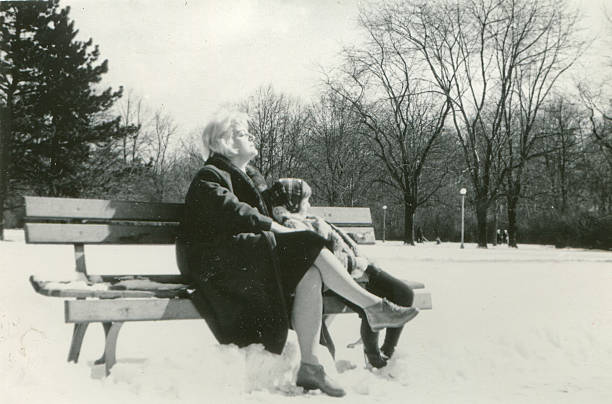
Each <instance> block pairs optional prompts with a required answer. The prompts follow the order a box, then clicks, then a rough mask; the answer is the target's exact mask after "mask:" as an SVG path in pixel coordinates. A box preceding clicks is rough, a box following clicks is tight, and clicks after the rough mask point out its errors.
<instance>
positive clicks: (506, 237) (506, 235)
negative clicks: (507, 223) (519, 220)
mask: <svg viewBox="0 0 612 404" xmlns="http://www.w3.org/2000/svg"><path fill="white" fill-rule="evenodd" d="M502 243H504V244H508V230H506V229H504V232H503V234H502Z"/></svg>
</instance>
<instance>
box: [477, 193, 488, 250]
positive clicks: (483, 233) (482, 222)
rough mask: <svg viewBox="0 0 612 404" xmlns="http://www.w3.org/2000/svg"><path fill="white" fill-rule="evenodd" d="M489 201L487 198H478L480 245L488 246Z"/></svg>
mask: <svg viewBox="0 0 612 404" xmlns="http://www.w3.org/2000/svg"><path fill="white" fill-rule="evenodd" d="M488 210H489V203H488V201H487V200H486V198H477V199H476V221H477V222H478V247H482V248H487V211H488Z"/></svg>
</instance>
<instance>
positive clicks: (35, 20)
mask: <svg viewBox="0 0 612 404" xmlns="http://www.w3.org/2000/svg"><path fill="white" fill-rule="evenodd" d="M69 11H70V8H69V7H65V8H60V6H59V1H58V0H53V1H49V2H8V3H5V2H3V3H0V19H1V21H0V22H1V28H0V35H1V38H0V60H1V62H0V63H1V65H0V66H1V69H2V70H1V71H0V107H1V108H2V115H3V116H2V132H1V133H2V137H1V138H0V152H2V154H0V159H1V161H0V173H1V177H0V187H1V188H0V206H6V205H5V204H6V202H5V201H6V200H7V199H8V198H7V197H10V198H14V197H15V196H16V195H18V194H20V193H22V192H26V191H27V192H32V193H36V194H41V195H49V196H78V195H79V194H81V193H82V192H83V191H84V190H85V189H86V188H87V178H89V176H88V175H87V173H88V168H89V161H90V158H91V153H92V152H93V151H94V150H95V149H96V148H100V147H106V146H107V145H108V144H109V143H110V142H112V140H113V139H115V138H116V137H118V136H121V135H122V134H121V130H122V129H121V128H120V125H119V117H111V116H110V114H109V112H108V111H109V109H110V107H111V106H112V105H113V103H114V102H115V101H116V100H117V99H118V98H119V97H120V96H121V88H120V89H119V91H113V90H112V89H111V88H107V89H104V90H102V91H100V90H99V89H98V88H97V84H98V83H99V82H100V80H101V77H102V75H103V74H104V73H106V72H107V70H108V62H107V61H106V60H104V61H102V62H101V63H100V62H98V59H99V57H100V53H99V50H98V47H97V46H93V45H92V40H91V39H89V40H88V41H86V42H83V41H79V40H77V39H76V36H77V34H78V31H77V30H76V29H75V26H74V21H72V20H71V19H70V17H69ZM0 230H1V229H0Z"/></svg>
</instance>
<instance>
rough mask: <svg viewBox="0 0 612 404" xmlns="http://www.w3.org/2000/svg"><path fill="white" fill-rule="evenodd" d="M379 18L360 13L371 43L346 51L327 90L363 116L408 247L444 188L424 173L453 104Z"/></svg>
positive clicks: (402, 41) (403, 43)
mask: <svg viewBox="0 0 612 404" xmlns="http://www.w3.org/2000/svg"><path fill="white" fill-rule="evenodd" d="M381 16H383V17H384V14H379V13H378V10H375V11H373V12H370V11H368V10H366V9H362V10H361V14H360V25H361V27H362V28H363V29H364V31H365V32H366V34H367V40H366V42H365V43H363V44H362V45H360V46H358V47H353V48H347V49H345V50H344V60H345V64H344V65H343V67H342V70H341V73H340V75H339V77H337V78H333V79H332V78H328V79H327V85H328V87H329V88H330V89H331V91H332V92H335V93H336V94H338V95H339V96H340V97H342V98H343V99H345V100H347V101H348V102H350V104H351V105H352V107H353V108H354V110H355V111H357V113H358V114H359V117H360V120H361V123H362V124H363V125H364V127H365V128H366V131H365V134H366V136H367V137H368V138H369V139H370V140H371V142H372V143H373V144H374V146H375V149H374V150H375V151H376V155H377V157H378V158H379V161H380V162H381V164H383V165H384V167H385V169H386V170H385V171H386V175H385V176H384V177H382V178H379V181H381V182H383V183H385V184H386V185H388V186H391V187H392V188H393V189H395V190H397V191H398V192H399V195H401V200H402V202H403V207H404V241H405V242H407V243H410V244H413V245H414V214H415V211H416V210H417V208H418V206H420V205H421V204H423V203H425V202H426V201H427V200H428V199H429V198H430V197H431V196H432V195H433V194H434V193H435V191H436V190H437V189H438V188H439V187H440V186H442V180H441V178H440V176H438V177H437V178H436V177H433V176H424V175H423V173H424V170H425V168H426V164H427V161H428V157H429V154H430V152H431V151H432V150H433V149H434V148H435V147H436V142H437V139H438V137H439V136H440V134H441V133H442V131H443V129H444V121H445V119H446V116H447V114H448V112H449V110H450V103H449V102H447V100H446V99H445V97H439V96H437V95H436V94H435V93H433V92H432V91H430V89H429V86H428V85H427V84H424V83H423V82H421V81H420V80H419V79H418V76H417V75H416V74H415V70H417V69H419V65H418V63H416V61H415V60H414V58H413V53H414V52H412V50H411V49H410V48H409V47H407V46H406V45H407V42H406V41H405V40H404V39H403V37H402V35H401V34H398V32H397V31H394V30H391V29H389V26H388V25H386V24H385V20H384V19H381V18H380V17H381ZM438 174H439V173H438Z"/></svg>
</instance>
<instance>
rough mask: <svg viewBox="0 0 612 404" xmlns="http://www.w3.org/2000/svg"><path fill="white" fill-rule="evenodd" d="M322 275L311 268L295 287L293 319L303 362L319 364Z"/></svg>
mask: <svg viewBox="0 0 612 404" xmlns="http://www.w3.org/2000/svg"><path fill="white" fill-rule="evenodd" d="M321 287H322V283H321V275H320V274H319V271H317V270H316V269H315V268H312V267H311V268H310V269H309V270H308V271H306V273H305V274H304V276H303V277H302V279H301V280H300V282H299V283H298V284H297V287H296V288H295V299H294V300H293V310H291V317H292V318H291V321H292V324H293V328H294V330H295V333H296V334H297V337H298V343H299V345H300V354H301V356H302V362H305V363H310V364H315V365H318V364H319V359H318V357H317V350H318V346H319V336H320V334H321V321H322V317H323V296H322V294H321Z"/></svg>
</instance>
